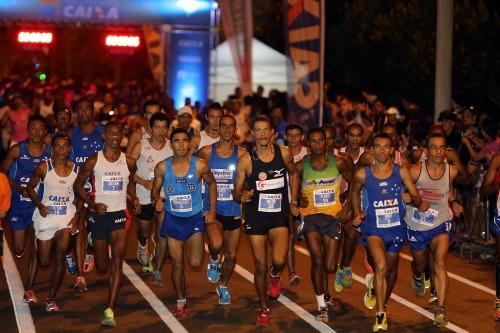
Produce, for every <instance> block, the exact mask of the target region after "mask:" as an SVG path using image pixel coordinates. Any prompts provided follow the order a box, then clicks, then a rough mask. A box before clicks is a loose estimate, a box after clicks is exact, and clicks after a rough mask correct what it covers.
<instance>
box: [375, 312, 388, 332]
mask: <svg viewBox="0 0 500 333" xmlns="http://www.w3.org/2000/svg"><path fill="white" fill-rule="evenodd" d="M380 330H382V331H387V330H388V327H387V316H386V314H385V312H382V313H378V314H377V315H376V316H375V324H373V332H378V331H380Z"/></svg>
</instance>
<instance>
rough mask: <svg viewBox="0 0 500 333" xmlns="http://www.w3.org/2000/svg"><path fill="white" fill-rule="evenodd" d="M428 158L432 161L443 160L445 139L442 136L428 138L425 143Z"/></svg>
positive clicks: (438, 161) (439, 161)
mask: <svg viewBox="0 0 500 333" xmlns="http://www.w3.org/2000/svg"><path fill="white" fill-rule="evenodd" d="M427 150H428V151H429V159H430V160H431V161H432V162H434V163H441V162H444V158H445V156H446V140H445V139H444V138H430V139H429V142H428V143H427Z"/></svg>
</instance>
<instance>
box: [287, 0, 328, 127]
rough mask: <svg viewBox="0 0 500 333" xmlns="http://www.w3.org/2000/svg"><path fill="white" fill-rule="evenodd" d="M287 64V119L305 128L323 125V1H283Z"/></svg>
mask: <svg viewBox="0 0 500 333" xmlns="http://www.w3.org/2000/svg"><path fill="white" fill-rule="evenodd" d="M284 8H285V20H284V21H285V39H286V44H285V45H286V53H287V55H288V56H289V57H290V59H291V62H290V65H289V66H288V122H289V123H296V124H300V125H301V126H303V127H304V130H305V131H307V129H309V128H311V127H314V126H318V125H322V119H323V72H324V71H323V63H324V60H323V54H324V30H325V29H324V10H325V5H324V0H295V1H289V0H284Z"/></svg>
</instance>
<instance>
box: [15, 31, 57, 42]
mask: <svg viewBox="0 0 500 333" xmlns="http://www.w3.org/2000/svg"><path fill="white" fill-rule="evenodd" d="M17 41H18V42H19V43H39V44H50V43H52V32H34V31H21V32H19V34H18V35H17Z"/></svg>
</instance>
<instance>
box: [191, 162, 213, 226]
mask: <svg viewBox="0 0 500 333" xmlns="http://www.w3.org/2000/svg"><path fill="white" fill-rule="evenodd" d="M196 168H197V169H199V174H200V178H201V179H203V180H204V181H205V183H207V184H208V195H209V196H210V211H209V212H208V214H207V215H206V216H205V223H207V224H212V223H214V222H215V213H216V211H217V183H216V182H215V178H214V176H213V175H212V171H210V168H209V167H208V163H207V162H206V161H205V160H202V159H199V160H198V161H197V163H196Z"/></svg>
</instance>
